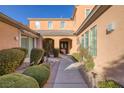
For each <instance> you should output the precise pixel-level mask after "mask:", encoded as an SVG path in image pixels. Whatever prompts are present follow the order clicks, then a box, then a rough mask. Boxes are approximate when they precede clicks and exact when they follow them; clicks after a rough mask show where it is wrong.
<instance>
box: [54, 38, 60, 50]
mask: <svg viewBox="0 0 124 93" xmlns="http://www.w3.org/2000/svg"><path fill="white" fill-rule="evenodd" d="M54 47H55V48H59V39H58V38H55V39H54Z"/></svg>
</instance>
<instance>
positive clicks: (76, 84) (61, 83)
mask: <svg viewBox="0 0 124 93" xmlns="http://www.w3.org/2000/svg"><path fill="white" fill-rule="evenodd" d="M73 63H74V62H73V61H72V60H71V59H70V58H68V57H67V56H63V58H62V59H61V60H60V64H59V68H58V71H57V75H56V79H55V83H54V85H53V87H54V88H87V85H86V83H85V81H84V79H83V78H82V76H81V74H80V72H79V70H78V69H69V70H68V69H66V68H67V67H68V66H70V65H71V64H73Z"/></svg>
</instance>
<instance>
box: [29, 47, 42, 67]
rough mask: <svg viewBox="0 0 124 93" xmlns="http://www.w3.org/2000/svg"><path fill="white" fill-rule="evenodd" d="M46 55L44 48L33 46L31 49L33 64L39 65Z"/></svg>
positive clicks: (31, 61)
mask: <svg viewBox="0 0 124 93" xmlns="http://www.w3.org/2000/svg"><path fill="white" fill-rule="evenodd" d="M43 57H44V50H43V49H38V48H33V49H32V50H31V55H30V63H31V65H37V64H39V63H40V62H41V60H42V59H43Z"/></svg>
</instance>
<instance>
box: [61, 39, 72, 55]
mask: <svg viewBox="0 0 124 93" xmlns="http://www.w3.org/2000/svg"><path fill="white" fill-rule="evenodd" d="M71 48H72V39H70V38H62V39H60V41H59V49H60V53H61V54H69V53H70V49H71Z"/></svg>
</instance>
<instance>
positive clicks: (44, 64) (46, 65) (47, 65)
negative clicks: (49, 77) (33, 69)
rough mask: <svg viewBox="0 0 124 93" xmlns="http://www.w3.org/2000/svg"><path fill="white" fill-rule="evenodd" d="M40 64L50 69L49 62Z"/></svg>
mask: <svg viewBox="0 0 124 93" xmlns="http://www.w3.org/2000/svg"><path fill="white" fill-rule="evenodd" d="M40 66H45V67H46V68H48V69H50V64H46V63H43V64H40Z"/></svg>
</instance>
